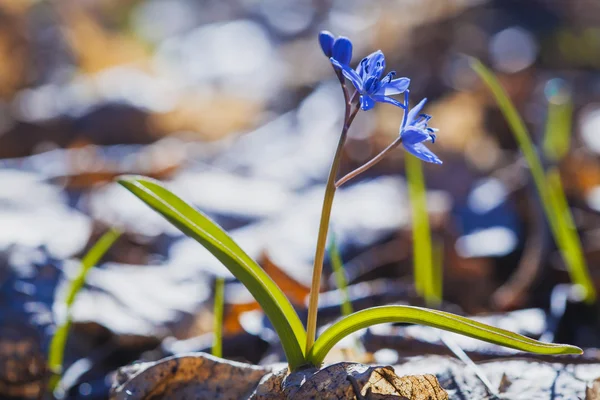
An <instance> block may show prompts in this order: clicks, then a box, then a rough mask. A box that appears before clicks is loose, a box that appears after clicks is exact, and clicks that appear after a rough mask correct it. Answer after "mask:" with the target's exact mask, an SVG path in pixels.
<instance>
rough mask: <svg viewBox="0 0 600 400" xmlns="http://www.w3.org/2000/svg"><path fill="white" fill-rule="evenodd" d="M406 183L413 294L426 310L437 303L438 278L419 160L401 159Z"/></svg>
mask: <svg viewBox="0 0 600 400" xmlns="http://www.w3.org/2000/svg"><path fill="white" fill-rule="evenodd" d="M404 160H405V163H406V180H407V183H408V196H409V198H410V210H411V215H412V226H413V229H412V230H413V265H414V266H413V270H414V274H413V275H414V280H415V288H416V290H417V293H419V294H420V295H421V296H423V297H424V298H425V302H426V304H427V306H434V305H438V304H440V303H441V301H442V298H441V293H440V292H439V291H438V290H437V288H439V287H442V275H441V274H438V269H437V268H436V266H435V265H434V263H433V246H432V245H431V229H430V227H429V214H428V213H427V190H426V188H425V177H424V174H423V165H422V163H421V160H419V159H418V158H416V157H405V158H404Z"/></svg>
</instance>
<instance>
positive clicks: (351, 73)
mask: <svg viewBox="0 0 600 400" xmlns="http://www.w3.org/2000/svg"><path fill="white" fill-rule="evenodd" d="M329 61H331V63H332V64H333V65H334V66H335V67H337V68H339V69H341V70H342V74H344V76H345V77H346V78H348V79H350V81H351V82H352V84H353V85H354V87H355V88H356V90H358V91H359V92H362V91H363V82H362V80H361V79H360V77H359V76H358V74H357V73H356V71H355V70H353V69H352V68H351V67H349V66H348V65H346V64H341V63H339V62H338V60H336V59H335V58H333V57H331V58H330V59H329Z"/></svg>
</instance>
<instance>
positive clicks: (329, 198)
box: [306, 71, 359, 354]
mask: <svg viewBox="0 0 600 400" xmlns="http://www.w3.org/2000/svg"><path fill="white" fill-rule="evenodd" d="M336 73H337V71H336ZM339 75H341V74H338V77H339ZM340 82H341V84H342V90H343V92H344V100H345V102H346V112H345V115H344V126H343V128H342V133H341V134H340V140H339V142H338V145H337V149H336V151H335V155H334V157H333V162H332V164H331V169H330V171H329V177H328V178H327V184H326V186H325V198H324V199H323V208H322V210H321V221H320V223H319V235H318V237H317V248H316V251H315V261H314V266H313V276H312V283H311V287H310V297H309V302H308V321H307V323H306V353H307V354H308V352H309V351H310V349H311V347H312V346H313V344H314V342H315V336H316V333H317V311H318V306H319V291H320V289H321V274H322V273H323V260H324V258H325V248H326V246H327V232H328V230H329V220H330V218H331V208H332V206H333V198H334V196H335V190H336V187H335V179H336V177H337V174H338V170H339V168H340V162H341V159H342V150H343V148H344V144H345V143H346V137H347V134H348V128H350V125H351V124H352V121H354V117H355V116H356V114H357V113H358V110H359V107H358V106H356V107H354V109H352V105H353V100H354V99H355V97H356V96H352V99H350V98H349V94H348V89H347V88H346V84H345V82H344V81H343V79H340Z"/></svg>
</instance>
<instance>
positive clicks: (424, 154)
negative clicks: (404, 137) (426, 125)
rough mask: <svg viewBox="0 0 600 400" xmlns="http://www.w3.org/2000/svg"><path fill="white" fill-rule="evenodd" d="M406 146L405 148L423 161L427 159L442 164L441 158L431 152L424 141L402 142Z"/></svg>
mask: <svg viewBox="0 0 600 400" xmlns="http://www.w3.org/2000/svg"><path fill="white" fill-rule="evenodd" d="M402 145H403V146H404V150H406V151H408V152H409V153H410V154H412V155H413V156H415V157H417V158H420V159H421V160H423V161H427V162H430V163H433V164H442V160H440V159H439V158H438V157H437V156H436V155H435V154H433V153H432V152H431V150H429V149H428V148H427V147H425V145H424V144H423V143H416V144H414V145H410V144H406V143H402Z"/></svg>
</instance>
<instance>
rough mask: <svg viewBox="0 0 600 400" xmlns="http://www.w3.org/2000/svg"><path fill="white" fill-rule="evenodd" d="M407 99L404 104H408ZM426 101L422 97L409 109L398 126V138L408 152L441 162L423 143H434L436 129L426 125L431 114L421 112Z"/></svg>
mask: <svg viewBox="0 0 600 400" xmlns="http://www.w3.org/2000/svg"><path fill="white" fill-rule="evenodd" d="M406 99H407V100H408V96H406ZM407 100H406V101H405V104H406V105H408V101H407ZM426 102H427V99H423V100H421V102H420V103H419V104H417V105H416V106H414V107H413V108H412V109H411V110H410V112H409V113H408V116H407V117H406V119H405V120H404V121H403V123H402V126H401V127H400V138H401V139H402V145H403V146H404V149H405V150H406V151H408V152H409V153H410V154H412V155H414V156H415V157H418V158H420V159H421V160H423V161H427V162H430V163H434V164H441V163H442V160H440V159H439V158H438V157H437V156H436V155H435V154H433V153H432V152H431V150H429V149H428V148H427V147H425V145H424V144H423V143H425V142H431V143H435V132H437V129H435V128H430V127H428V126H427V124H428V123H429V120H430V119H431V115H428V114H421V109H423V106H424V105H425V103H426Z"/></svg>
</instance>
